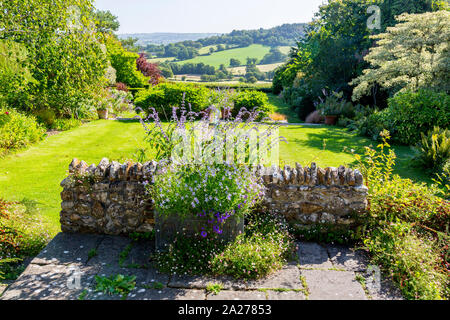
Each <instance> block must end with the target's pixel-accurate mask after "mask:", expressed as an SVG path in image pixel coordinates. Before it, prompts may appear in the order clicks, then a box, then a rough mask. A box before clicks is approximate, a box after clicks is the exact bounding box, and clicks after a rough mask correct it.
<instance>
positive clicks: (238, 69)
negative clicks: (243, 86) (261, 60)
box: [228, 62, 283, 75]
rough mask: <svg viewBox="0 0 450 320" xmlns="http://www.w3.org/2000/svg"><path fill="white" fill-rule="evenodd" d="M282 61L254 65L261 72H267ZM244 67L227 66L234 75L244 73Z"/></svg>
mask: <svg viewBox="0 0 450 320" xmlns="http://www.w3.org/2000/svg"><path fill="white" fill-rule="evenodd" d="M282 64H283V63H282V62H280V63H272V64H261V65H257V66H256V67H257V68H258V69H259V70H260V71H261V72H269V71H273V70H275V69H276V68H278V67H279V66H281V65H282ZM245 68H246V67H234V68H228V70H230V71H231V72H232V73H233V74H234V75H245Z"/></svg>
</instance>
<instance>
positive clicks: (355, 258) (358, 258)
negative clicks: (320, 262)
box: [327, 245, 368, 271]
mask: <svg viewBox="0 0 450 320" xmlns="http://www.w3.org/2000/svg"><path fill="white" fill-rule="evenodd" d="M327 250H328V254H329V256H330V257H331V262H332V263H333V265H334V267H335V268H340V269H345V270H347V271H365V270H366V269H367V265H368V258H367V256H366V255H365V253H364V252H363V251H361V250H357V251H355V250H354V249H351V248H349V247H345V246H339V245H327Z"/></svg>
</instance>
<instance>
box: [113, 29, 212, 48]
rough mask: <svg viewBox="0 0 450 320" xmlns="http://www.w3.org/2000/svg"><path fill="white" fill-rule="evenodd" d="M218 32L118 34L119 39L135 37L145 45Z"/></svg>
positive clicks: (138, 42)
mask: <svg viewBox="0 0 450 320" xmlns="http://www.w3.org/2000/svg"><path fill="white" fill-rule="evenodd" d="M218 35H220V33H170V32H155V33H131V34H130V33H127V34H119V35H118V37H119V39H127V38H130V37H131V38H137V39H138V41H137V43H136V44H137V45H139V46H142V47H145V46H147V45H149V44H156V45H161V44H162V45H167V44H169V43H177V42H183V41H197V40H199V39H203V38H208V37H213V36H218Z"/></svg>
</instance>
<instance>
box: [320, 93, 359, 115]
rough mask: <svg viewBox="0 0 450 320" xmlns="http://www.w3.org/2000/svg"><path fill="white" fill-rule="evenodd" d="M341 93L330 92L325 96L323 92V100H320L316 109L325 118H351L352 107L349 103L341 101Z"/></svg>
mask: <svg viewBox="0 0 450 320" xmlns="http://www.w3.org/2000/svg"><path fill="white" fill-rule="evenodd" d="M343 96H344V94H343V92H342V91H341V92H339V93H338V92H332V93H331V94H330V95H327V94H326V92H325V100H323V99H321V103H320V104H319V105H318V106H317V109H318V110H319V111H320V112H321V113H322V114H323V115H325V116H339V115H343V116H350V117H351V116H352V113H353V110H352V109H353V105H352V103H351V102H348V101H345V99H343Z"/></svg>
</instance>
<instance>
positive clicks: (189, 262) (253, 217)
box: [154, 213, 295, 279]
mask: <svg viewBox="0 0 450 320" xmlns="http://www.w3.org/2000/svg"><path fill="white" fill-rule="evenodd" d="M294 252H295V244H294V239H293V237H292V236H291V235H290V234H289V232H288V226H287V223H286V221H285V220H284V218H282V217H280V216H275V215H271V214H266V213H252V214H250V215H249V216H248V219H247V226H246V231H245V234H244V235H241V236H239V237H238V238H237V239H236V240H235V241H233V242H231V243H228V244H227V243H224V242H223V241H220V240H217V239H208V241H205V239H199V238H184V237H180V238H178V239H176V240H175V241H174V243H173V244H171V245H170V246H169V250H168V251H167V252H160V253H157V254H156V255H155V256H154V259H155V261H156V264H157V266H158V268H159V269H160V270H161V271H162V272H167V273H176V274H180V275H183V274H187V275H216V276H219V275H229V276H233V277H235V278H239V279H255V278H261V277H264V276H267V275H268V274H270V273H271V272H274V271H276V270H279V269H280V268H281V267H282V266H283V265H284V264H285V263H286V261H289V260H290V259H291V258H292V256H293V253H294ZM199 261H201V263H199Z"/></svg>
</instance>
